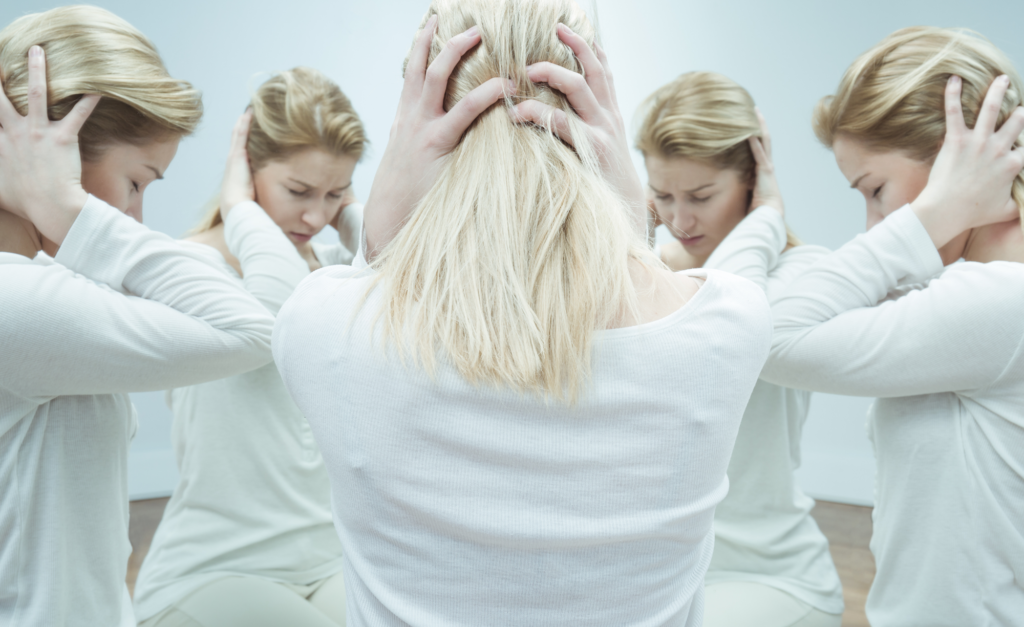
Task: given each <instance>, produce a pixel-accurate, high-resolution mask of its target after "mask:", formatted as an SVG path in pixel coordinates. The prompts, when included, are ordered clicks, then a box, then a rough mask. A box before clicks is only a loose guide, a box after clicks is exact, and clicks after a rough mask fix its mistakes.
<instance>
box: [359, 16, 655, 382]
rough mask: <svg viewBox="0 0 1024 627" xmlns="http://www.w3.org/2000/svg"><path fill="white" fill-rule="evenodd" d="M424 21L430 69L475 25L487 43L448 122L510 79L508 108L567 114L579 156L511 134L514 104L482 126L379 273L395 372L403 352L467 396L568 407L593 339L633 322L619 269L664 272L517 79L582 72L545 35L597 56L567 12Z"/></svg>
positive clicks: (455, 80) (454, 82)
mask: <svg viewBox="0 0 1024 627" xmlns="http://www.w3.org/2000/svg"><path fill="white" fill-rule="evenodd" d="M434 14H437V16H438V23H437V31H436V33H435V35H434V39H433V42H432V44H431V49H430V59H431V60H432V59H433V58H434V57H436V56H437V54H438V53H439V52H440V51H441V50H442V47H443V46H444V45H445V44H446V42H447V41H448V40H449V39H450V38H451V37H452V36H454V35H457V34H459V33H461V32H463V31H465V30H466V29H468V28H469V27H470V26H473V25H476V26H478V27H479V29H480V33H481V37H482V42H481V43H480V44H479V46H477V47H476V48H475V49H473V50H472V51H470V52H468V53H467V54H466V55H465V56H464V57H463V59H462V61H461V62H460V63H459V65H458V66H457V67H456V68H455V71H454V72H453V73H452V75H451V78H450V80H449V82H448V92H447V94H446V96H445V102H444V106H445V108H446V109H450V108H451V107H452V106H454V105H455V104H456V103H457V102H458V101H459V100H460V99H461V98H463V97H464V96H465V95H466V94H467V93H469V91H470V90H472V89H473V88H475V87H477V86H478V85H480V84H482V83H483V82H485V81H487V80H488V79H491V78H493V77H510V78H511V79H512V80H513V81H515V83H516V85H517V97H520V98H523V99H537V100H540V101H542V102H545V103H548V104H550V105H552V106H553V107H555V108H556V109H558V110H561V111H563V112H564V113H565V114H566V115H567V117H568V120H569V123H568V124H569V127H570V129H571V132H572V138H573V143H574V145H575V149H573V148H571V147H569V146H568V145H567V144H565V143H563V142H562V141H561V140H559V139H558V138H557V137H556V136H554V135H553V134H552V133H551V132H550V131H548V130H546V129H544V128H540V127H537V126H532V125H520V124H515V123H514V122H513V121H512V119H511V118H510V116H509V114H508V113H507V111H506V110H505V107H506V106H508V105H510V104H511V102H512V100H511V97H507V98H506V100H505V101H504V102H499V103H497V104H496V105H495V106H493V107H491V108H490V109H488V110H487V111H486V112H484V113H483V114H482V115H481V116H480V117H479V118H478V119H477V120H476V121H475V122H474V123H473V124H472V125H471V126H470V127H469V129H468V130H467V131H466V133H465V135H464V136H463V138H462V140H461V142H460V143H459V145H458V146H457V147H456V148H455V150H454V151H453V152H452V154H451V155H450V157H449V158H448V161H447V163H446V164H445V165H444V167H443V169H442V171H441V173H440V175H439V176H438V179H437V181H436V182H435V183H434V185H433V187H432V188H431V189H430V191H429V192H428V193H427V194H426V195H425V197H424V198H423V199H422V200H421V201H420V202H419V204H418V206H417V207H416V209H415V210H414V211H413V212H412V215H411V217H410V218H409V221H408V222H407V224H406V225H405V226H404V227H403V228H402V230H401V231H400V232H399V233H398V235H397V236H396V237H395V239H394V240H392V241H391V243H390V244H388V245H387V246H386V247H385V248H384V249H383V251H382V252H381V254H380V255H379V256H378V257H377V259H376V260H375V261H374V264H373V265H374V267H376V268H378V269H379V271H380V272H379V274H378V276H377V284H379V285H382V286H383V289H384V291H385V298H384V307H383V309H382V311H381V318H380V319H382V320H383V322H384V330H385V334H384V337H385V338H389V339H391V340H393V341H394V342H395V343H396V344H397V345H398V350H399V352H400V354H401V355H402V356H403V359H404V357H405V355H406V353H407V352H410V351H409V350H408V348H407V347H403V344H402V342H403V340H408V339H410V338H411V342H412V343H413V344H414V348H413V349H412V351H411V352H412V354H413V355H414V357H415V358H416V360H417V361H419V362H421V364H422V365H423V367H424V368H425V369H426V370H427V371H428V372H432V371H433V369H434V365H435V360H436V359H437V357H438V355H439V354H441V355H445V356H446V357H447V360H448V361H449V362H450V363H451V365H453V366H454V367H455V369H457V370H458V372H459V373H461V374H462V376H464V377H465V378H466V379H467V380H469V381H471V382H473V383H490V384H495V385H500V386H508V387H511V388H514V389H519V390H523V391H531V392H538V393H541V394H544V395H547V396H549V397H550V398H556V399H560V400H564V401H569V402H571V401H572V400H574V399H575V398H577V396H578V393H579V392H580V390H581V388H582V387H583V385H584V384H585V383H586V381H587V380H588V379H589V376H590V372H591V363H590V360H591V345H592V342H593V335H594V331H595V329H603V328H606V327H608V326H609V325H610V323H611V321H613V320H614V319H616V317H617V316H621V315H626V314H634V315H635V313H636V311H637V308H636V302H637V301H636V292H635V289H634V287H633V284H632V281H631V278H630V272H629V266H628V264H629V260H630V259H635V260H639V261H640V262H641V263H645V264H646V265H648V266H660V263H659V262H658V261H657V259H655V258H654V256H653V255H652V254H651V253H650V252H649V251H648V250H647V248H646V246H645V245H644V241H643V237H642V236H641V233H642V227H641V225H640V214H639V212H638V210H637V209H636V208H631V207H630V206H629V204H628V203H627V202H625V201H624V200H623V199H622V198H621V197H619V196H618V195H617V194H616V193H615V192H613V191H612V189H611V187H610V186H609V185H608V183H607V182H606V181H605V179H604V178H603V177H602V175H601V174H600V169H599V164H598V159H597V155H596V153H595V151H594V147H593V145H592V144H591V143H590V141H589V139H588V135H587V133H586V132H585V130H584V129H583V126H582V124H583V123H582V121H581V120H580V119H579V117H578V116H577V115H576V114H575V112H574V111H573V109H572V107H571V106H570V105H569V103H568V101H567V100H566V98H565V97H564V96H563V95H562V94H561V93H559V92H557V91H555V90H553V89H551V88H549V87H548V86H547V85H545V84H533V83H532V82H531V81H530V80H529V78H528V76H527V72H526V66H527V65H528V64H532V63H537V62H540V61H550V62H552V63H555V64H557V65H561V66H562V67H565V68H568V69H570V70H572V71H574V72H581V67H580V65H579V62H578V60H577V59H576V58H575V56H574V55H573V53H572V51H571V50H570V49H569V47H568V46H566V45H564V44H563V43H561V42H560V41H559V39H558V37H557V35H556V31H555V27H556V25H557V24H558V23H559V22H561V23H563V24H565V25H566V26H568V27H569V28H571V29H572V30H573V31H575V32H576V33H578V34H579V35H581V36H582V37H583V38H584V39H586V40H587V41H588V42H589V43H590V44H591V45H593V41H594V37H595V32H594V29H593V28H592V27H591V25H590V23H589V22H588V21H587V18H586V15H585V14H584V12H583V11H582V10H581V9H580V8H579V7H578V6H577V5H576V4H575V3H574V2H572V1H571V0H435V1H434V2H433V3H432V5H431V6H430V8H429V10H428V11H427V15H426V16H424V21H423V23H424V24H425V23H426V20H427V19H429V17H430V16H431V15H434ZM421 27H422V26H421ZM407 62H408V59H407Z"/></svg>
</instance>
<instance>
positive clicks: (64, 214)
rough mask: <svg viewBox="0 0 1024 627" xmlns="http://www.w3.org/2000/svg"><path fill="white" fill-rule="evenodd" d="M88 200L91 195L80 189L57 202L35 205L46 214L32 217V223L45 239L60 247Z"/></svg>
mask: <svg viewBox="0 0 1024 627" xmlns="http://www.w3.org/2000/svg"><path fill="white" fill-rule="evenodd" d="M88 200H89V194H87V193H86V192H85V190H84V189H82V188H81V187H78V188H77V189H75V190H72V191H71V192H70V193H68V194H67V195H66V196H65V197H64V198H63V199H61V200H58V201H56V202H51V203H48V202H45V201H44V202H41V203H39V204H38V205H36V204H35V203H33V206H34V207H43V208H44V212H43V213H42V215H32V216H31V221H32V223H33V224H34V225H35V227H36V229H38V230H39V233H40V234H41V235H42V236H43V237H45V238H46V239H48V240H50V241H51V242H53V243H54V244H56V245H58V246H60V245H61V244H62V243H63V242H64V238H65V237H67V235H68V232H69V231H70V230H71V226H72V225H73V224H74V223H75V220H77V219H78V214H80V213H81V212H82V208H83V207H85V203H86V202H88ZM47 205H49V207H47Z"/></svg>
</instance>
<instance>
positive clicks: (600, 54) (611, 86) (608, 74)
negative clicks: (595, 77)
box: [594, 42, 619, 109]
mask: <svg viewBox="0 0 1024 627" xmlns="http://www.w3.org/2000/svg"><path fill="white" fill-rule="evenodd" d="M594 52H596V53H597V60H598V61H600V62H601V67H603V68H604V75H605V78H607V79H608V91H609V92H611V97H612V103H613V104H614V105H615V108H616V109H618V108H619V100H618V95H617V94H616V92H615V78H614V77H613V76H612V66H611V64H609V63H608V55H607V54H605V52H604V48H602V47H601V45H600V44H598V43H597V42H595V43H594Z"/></svg>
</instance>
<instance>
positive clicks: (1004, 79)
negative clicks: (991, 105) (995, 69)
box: [999, 74, 1010, 85]
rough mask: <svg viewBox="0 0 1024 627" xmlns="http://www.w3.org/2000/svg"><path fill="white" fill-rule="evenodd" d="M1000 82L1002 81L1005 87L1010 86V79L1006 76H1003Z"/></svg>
mask: <svg viewBox="0 0 1024 627" xmlns="http://www.w3.org/2000/svg"><path fill="white" fill-rule="evenodd" d="M999 80H1000V81H1002V83H1003V84H1004V85H1009V84H1010V77H1009V76H1007V75H1006V74H1003V75H1002V76H1000V77H999Z"/></svg>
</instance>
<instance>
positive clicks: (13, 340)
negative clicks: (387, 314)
mask: <svg viewBox="0 0 1024 627" xmlns="http://www.w3.org/2000/svg"><path fill="white" fill-rule="evenodd" d="M0 286H2V289H0V625H5V626H6V625H11V626H17V627H36V626H38V627H54V626H60V627H64V626H69V627H70V626H78V625H81V626H82V627H95V626H97V625H104V626H106V625H134V623H135V621H134V616H133V614H132V609H131V601H130V599H129V598H128V590H127V588H126V587H125V575H126V571H127V565H128V556H129V554H130V553H131V546H130V545H129V543H128V487H127V477H126V467H127V459H128V444H129V441H130V440H131V437H132V435H133V434H134V432H135V427H136V421H135V411H134V408H133V407H132V405H131V402H130V401H129V400H128V395H127V393H128V392H142V391H150V390H160V389H165V388H167V387H169V386H178V385H190V384H193V383H196V382H199V381H203V380H209V379H215V378H218V377H223V376H225V375H228V374H234V373H238V372H243V371H246V370H250V369H252V368H256V367H259V366H262V365H263V364H266V363H267V362H268V361H269V360H270V358H271V355H270V333H271V330H272V327H273V318H272V317H271V316H270V315H269V314H268V313H267V311H266V310H265V309H264V308H263V307H262V306H261V305H260V304H259V302H258V301H256V299H255V298H253V297H252V296H250V295H249V294H247V293H245V292H243V291H242V290H239V289H238V288H237V287H236V286H235V285H233V284H232V283H231V281H229V280H227V279H226V278H225V277H224V275H223V273H222V272H220V271H218V270H217V269H215V268H213V267H211V266H210V265H209V264H208V263H207V262H206V261H205V260H203V259H202V258H201V257H199V256H198V255H195V254H194V253H192V252H189V251H188V250H186V249H185V248H184V247H183V246H181V244H180V243H178V242H175V241H174V240H172V239H171V238H169V237H167V236H165V235H162V234H160V233H155V232H153V231H150V230H149V229H147V228H146V227H144V226H142V225H140V224H138V223H136V222H135V221H134V220H132V219H131V218H129V217H127V216H125V215H123V214H121V213H120V212H118V211H117V210H115V209H113V208H112V207H110V206H109V205H107V204H106V203H103V202H102V201H100V200H98V199H96V198H94V197H92V196H90V197H89V200H88V202H86V204H85V207H84V208H83V209H82V212H81V214H80V215H79V216H78V218H77V219H76V220H75V223H74V225H73V226H72V228H71V230H70V232H69V233H68V235H67V238H66V239H65V240H64V243H63V244H62V245H61V247H60V250H59V251H58V253H57V255H56V257H55V258H53V259H51V258H49V257H48V256H46V255H44V254H42V253H40V254H39V255H38V256H37V257H36V258H35V259H28V258H26V257H23V256H21V255H14V254H10V253H0Z"/></svg>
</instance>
